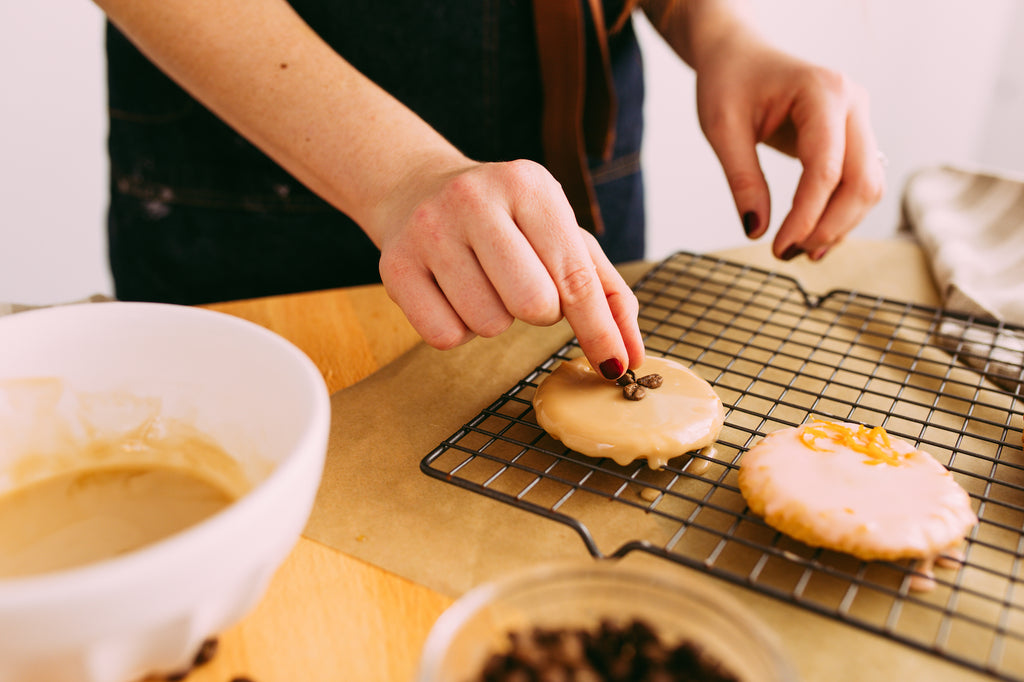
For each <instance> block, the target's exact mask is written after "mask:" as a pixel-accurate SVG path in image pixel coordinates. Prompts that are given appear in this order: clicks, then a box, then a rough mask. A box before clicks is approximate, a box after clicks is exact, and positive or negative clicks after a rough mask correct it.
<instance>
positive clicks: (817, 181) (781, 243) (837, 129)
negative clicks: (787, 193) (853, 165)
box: [773, 93, 846, 259]
mask: <svg viewBox="0 0 1024 682" xmlns="http://www.w3.org/2000/svg"><path fill="white" fill-rule="evenodd" d="M807 109H808V111H809V114H808V116H809V118H807V119H806V120H799V119H797V117H796V116H794V124H795V126H796V132H797V145H796V155H797V158H798V159H799V160H800V163H801V164H802V165H803V172H802V173H801V174H800V180H799V181H798V183H797V187H796V192H795V193H794V195H793V206H792V208H791V209H790V211H789V214H788V215H787V216H786V218H785V219H784V220H783V221H782V225H781V226H780V227H779V232H778V234H777V235H776V236H775V244H774V249H773V250H774V252H775V255H776V256H778V257H779V258H787V259H788V258H791V257H792V255H795V254H796V253H798V252H799V248H800V244H801V242H802V241H803V240H804V239H806V238H807V236H808V235H810V234H811V233H812V232H813V231H814V228H815V226H816V225H817V224H818V221H819V220H820V219H821V216H822V214H823V213H824V212H825V207H826V206H827V205H828V202H829V200H830V199H831V197H832V193H833V192H834V191H835V190H836V187H838V186H839V181H840V180H841V179H842V176H843V165H844V160H845V157H846V107H845V106H844V105H843V102H842V101H840V100H838V99H836V98H835V97H832V96H829V95H827V94H824V93H818V95H817V96H816V101H814V102H811V103H809V106H808V107H807Z"/></svg>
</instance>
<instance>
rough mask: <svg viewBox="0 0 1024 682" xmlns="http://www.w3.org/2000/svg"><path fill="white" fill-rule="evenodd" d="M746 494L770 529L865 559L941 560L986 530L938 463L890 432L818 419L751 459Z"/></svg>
mask: <svg viewBox="0 0 1024 682" xmlns="http://www.w3.org/2000/svg"><path fill="white" fill-rule="evenodd" d="M739 487H740V492H741V493H742V495H743V497H744V499H746V501H747V504H748V505H749V506H750V509H751V510H752V511H753V512H754V513H756V514H758V515H760V516H762V517H764V519H765V521H766V522H767V523H768V525H770V526H772V527H773V528H775V529H777V530H779V531H782V532H783V533H785V534H787V535H789V536H791V537H793V538H796V539H797V540H800V541H802V542H804V543H806V544H808V545H811V546H814V547H825V548H828V549H834V550H838V551H841V552H847V553H849V554H852V555H854V556H856V557H858V558H861V559H864V560H874V559H892V560H895V559H904V558H916V559H922V560H925V561H931V560H934V559H935V558H936V557H938V556H939V555H940V554H943V553H948V552H955V549H956V548H957V547H958V546H959V544H960V542H961V541H962V540H963V538H964V536H965V535H966V534H967V533H968V532H969V531H970V529H971V528H972V527H973V526H974V525H975V524H976V523H977V522H978V518H977V516H975V514H974V511H973V510H972V509H971V501H970V498H969V497H968V495H967V493H966V492H965V491H964V489H963V488H961V487H960V485H959V484H958V483H957V482H956V481H955V480H954V479H953V475H952V474H951V473H950V472H949V471H948V470H947V469H946V468H945V467H944V466H942V464H940V463H939V462H938V461H937V460H935V458H933V457H932V456H931V455H929V454H928V453H926V452H923V451H921V450H918V449H916V448H914V447H913V446H912V445H910V444H909V443H907V442H905V441H902V440H900V439H898V438H893V437H891V436H890V435H889V434H888V433H887V432H886V431H885V430H884V429H882V428H881V427H875V428H871V429H869V428H867V427H865V426H862V425H859V424H850V423H843V422H838V423H833V422H824V421H815V422H811V423H809V424H804V425H803V426H799V427H797V428H792V429H783V430H781V431H776V432H774V433H772V434H769V435H768V436H767V437H766V438H764V440H762V441H761V442H760V443H758V444H757V445H755V446H754V447H753V448H751V449H750V451H749V452H747V453H745V454H744V455H743V458H742V460H741V462H740V471H739Z"/></svg>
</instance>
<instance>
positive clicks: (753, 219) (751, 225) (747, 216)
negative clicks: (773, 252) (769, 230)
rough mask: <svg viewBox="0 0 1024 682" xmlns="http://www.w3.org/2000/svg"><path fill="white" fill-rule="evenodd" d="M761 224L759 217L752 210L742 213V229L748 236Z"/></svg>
mask: <svg viewBox="0 0 1024 682" xmlns="http://www.w3.org/2000/svg"><path fill="white" fill-rule="evenodd" d="M760 226H761V219H760V218H759V217H758V216H757V213H755V212H754V211H747V212H746V213H744V214H743V231H744V232H745V233H746V235H747V236H748V237H750V236H751V235H753V234H754V233H755V232H757V228H759V227H760Z"/></svg>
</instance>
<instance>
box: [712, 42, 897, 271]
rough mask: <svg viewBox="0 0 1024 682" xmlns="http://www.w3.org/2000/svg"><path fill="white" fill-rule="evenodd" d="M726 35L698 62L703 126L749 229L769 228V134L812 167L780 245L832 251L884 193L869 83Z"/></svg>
mask: <svg viewBox="0 0 1024 682" xmlns="http://www.w3.org/2000/svg"><path fill="white" fill-rule="evenodd" d="M737 38H738V39H730V40H727V41H723V42H722V43H720V44H719V45H718V46H717V49H716V53H715V54H714V55H710V56H708V57H707V58H706V59H704V60H703V61H702V66H701V68H700V70H699V71H697V111H698V115H699V118H700V123H701V128H702V129H703V130H704V134H705V135H706V137H707V139H708V141H709V142H710V143H711V147H712V148H713V149H714V150H715V153H716V154H717V155H718V158H719V160H720V161H721V164H722V168H723V170H724V171H725V176H726V178H727V180H728V183H729V188H730V189H731V190H732V193H733V197H734V199H735V201H736V208H737V210H738V211H739V214H740V216H741V219H742V222H743V226H744V229H745V230H746V231H747V234H748V236H750V237H751V238H756V237H760V236H761V235H763V234H764V233H765V231H766V230H767V228H768V223H769V220H770V216H771V200H770V197H769V193H768V185H767V183H766V182H765V179H764V174H763V172H762V170H761V166H760V162H759V160H758V157H757V151H756V146H757V144H758V143H761V142H765V143H767V144H769V145H771V146H773V147H775V148H776V149H778V150H779V151H781V152H783V153H786V154H789V155H790V156H794V157H796V158H797V159H799V160H800V163H801V164H802V165H803V172H802V174H801V176H800V180H799V182H798V184H797V188H796V193H795V194H794V196H793V204H792V208H791V209H790V211H789V214H788V215H787V216H786V217H785V219H784V220H783V221H782V224H781V225H780V227H779V231H778V233H777V234H776V236H775V241H774V244H773V251H774V253H775V255H776V256H778V257H779V258H782V259H785V260H789V259H790V258H793V257H795V256H797V255H800V254H801V253H806V254H807V255H808V256H809V257H810V258H811V259H812V260H818V259H820V258H822V257H823V256H824V255H825V253H826V252H827V251H828V250H829V249H830V248H831V247H832V246H834V245H835V244H836V243H838V242H839V241H840V240H841V239H842V238H843V237H844V236H845V235H846V234H847V233H848V232H849V231H850V230H852V229H853V228H854V227H855V226H856V225H857V224H858V223H859V222H860V221H861V220H862V219H863V218H864V215H865V214H866V213H867V212H868V210H869V209H870V208H871V207H873V206H874V205H875V204H876V203H878V201H879V199H881V197H882V192H883V188H884V184H885V172H884V169H883V166H882V160H881V156H880V154H879V152H878V147H877V145H876V143H875V137H874V133H873V132H872V129H871V124H870V120H869V116H868V100H867V96H866V94H865V93H864V91H863V90H862V89H861V88H860V87H859V86H857V85H855V84H853V83H851V82H850V81H849V80H848V79H846V78H845V77H844V76H843V75H841V74H839V73H836V72H834V71H830V70H828V69H825V68H822V67H819V66H815V65H812V64H808V63H807V62H804V61H801V60H799V59H795V58H793V57H791V56H789V55H786V54H784V53H782V52H779V51H777V50H775V49H773V48H771V47H768V46H766V45H764V44H763V43H760V42H758V41H756V40H750V39H749V38H748V37H747V36H737Z"/></svg>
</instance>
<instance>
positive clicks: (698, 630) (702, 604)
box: [416, 561, 798, 682]
mask: <svg viewBox="0 0 1024 682" xmlns="http://www.w3.org/2000/svg"><path fill="white" fill-rule="evenodd" d="M658 563H661V564H662V565H660V566H656V567H655V566H647V565H644V566H625V565H620V564H619V563H615V562H612V561H596V562H568V563H565V562H557V563H548V564H543V565H539V566H535V567H532V568H529V569H527V570H524V571H521V572H516V573H514V574H511V575H508V576H506V577H503V578H501V579H498V580H496V581H494V582H490V583H486V584H483V585H481V586H479V587H477V588H475V589H473V590H471V591H470V592H468V593H466V594H465V595H464V596H463V597H462V598H460V599H458V600H457V601H456V602H455V603H454V604H453V605H452V606H451V607H450V608H449V609H448V610H447V611H445V613H443V614H442V615H441V617H440V618H439V619H438V620H437V622H436V623H435V624H434V627H433V629H432V630H431V632H430V635H429V636H428V638H427V641H426V644H425V646H424V650H423V654H422V657H421V660H420V666H419V670H418V676H417V678H416V679H417V682H471V681H472V680H479V679H482V678H481V673H482V671H483V669H484V666H485V664H486V662H487V660H488V659H489V658H490V656H491V655H492V654H494V653H496V652H503V651H506V650H507V649H508V648H509V638H508V634H509V633H510V632H529V631H531V630H533V629H534V628H543V629H553V630H562V629H567V630H573V629H575V630H579V629H584V630H589V631H595V630H597V629H598V628H599V627H600V625H601V623H607V622H613V623H617V624H621V625H625V624H627V623H629V622H631V621H633V620H639V621H642V622H644V623H646V624H647V625H648V626H650V627H651V628H652V629H653V630H654V632H655V633H656V634H657V635H658V637H659V639H660V640H661V641H662V642H663V643H664V644H666V645H668V646H674V645H677V644H680V643H682V642H686V643H689V645H690V646H691V647H692V648H693V649H694V650H696V651H699V652H702V654H703V655H704V656H706V657H707V658H708V659H710V660H711V661H715V662H717V663H718V664H719V665H720V666H721V667H722V668H724V669H725V670H726V671H728V672H729V673H731V674H732V676H734V677H735V678H737V679H739V680H742V682H795V680H797V679H798V678H797V675H796V673H795V671H794V669H793V667H792V665H791V664H790V662H789V661H788V659H787V658H786V656H785V655H784V653H783V650H782V647H781V644H780V642H779V641H778V639H777V638H776V636H775V634H774V633H773V632H772V631H771V630H769V629H767V627H766V626H765V625H763V624H762V623H761V622H760V621H759V620H758V619H757V618H756V617H755V616H754V614H752V613H751V612H750V611H749V610H747V609H746V608H744V607H743V606H742V605H741V604H740V603H739V602H737V601H736V600H735V599H733V598H732V597H731V596H730V595H729V594H727V593H726V592H724V591H723V590H722V589H721V588H719V587H718V586H717V585H715V584H713V583H712V582H711V581H710V580H709V579H706V578H703V577H702V576H699V575H698V574H695V573H693V572H691V571H687V570H685V569H683V568H681V567H679V566H676V565H673V564H670V563H668V562H658Z"/></svg>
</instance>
